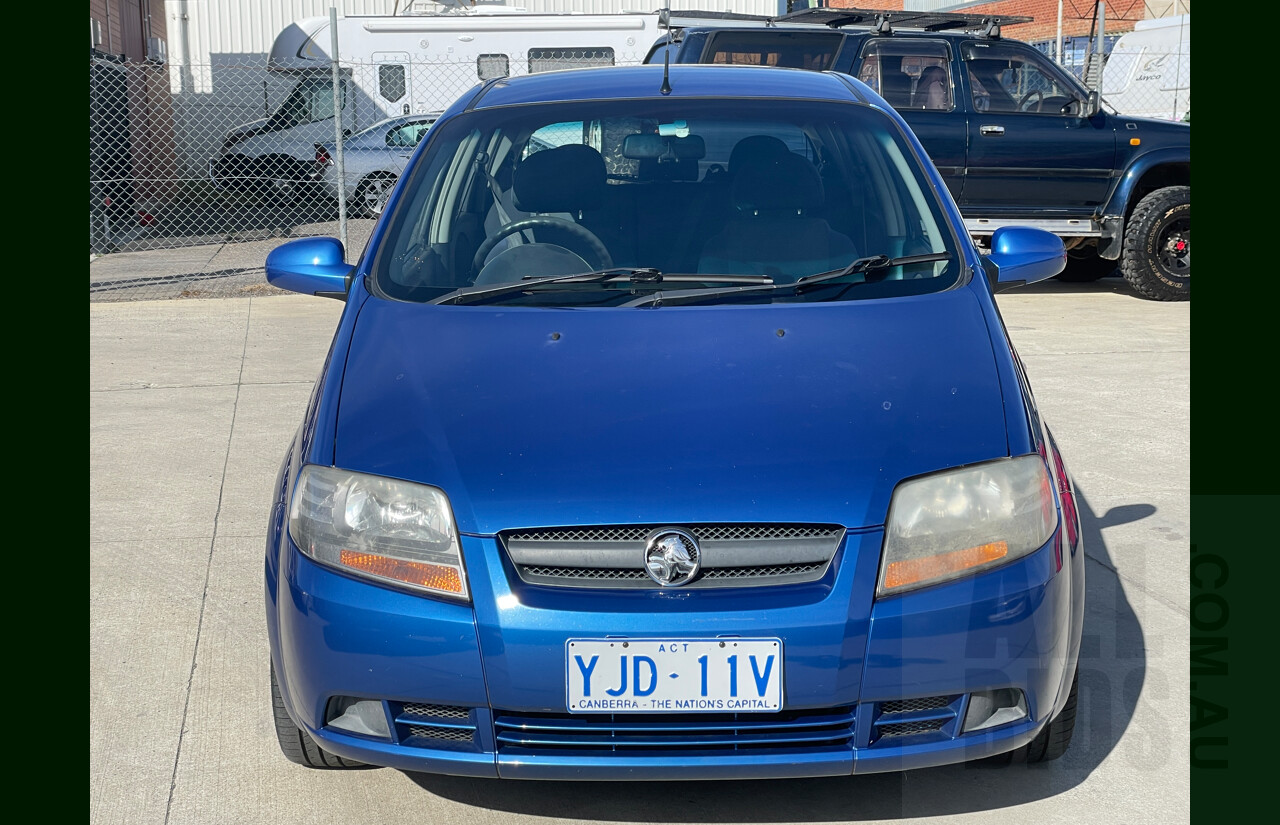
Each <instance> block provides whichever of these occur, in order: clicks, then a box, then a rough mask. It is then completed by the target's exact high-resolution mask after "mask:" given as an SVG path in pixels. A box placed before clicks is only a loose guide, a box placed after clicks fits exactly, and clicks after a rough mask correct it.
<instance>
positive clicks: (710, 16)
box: [658, 8, 1034, 40]
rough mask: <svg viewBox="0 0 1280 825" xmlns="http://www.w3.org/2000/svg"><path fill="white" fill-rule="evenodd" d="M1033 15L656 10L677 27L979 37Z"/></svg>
mask: <svg viewBox="0 0 1280 825" xmlns="http://www.w3.org/2000/svg"><path fill="white" fill-rule="evenodd" d="M1033 19H1034V18H1031V17H1016V16H1002V17H989V16H985V15H981V14H956V13H954V12H923V11H885V10H884V9H830V8H823V9H799V10H797V11H793V12H791V13H789V14H784V15H782V16H780V17H766V16H764V15H760V14H739V13H737V12H731V11H685V10H679V11H672V10H668V9H663V10H662V11H661V12H660V13H659V18H658V26H659V27H660V28H664V29H678V28H685V27H691V26H716V27H720V28H756V27H759V26H765V27H772V26H775V25H779V24H786V25H799V26H806V25H807V26H826V27H828V28H832V29H838V28H842V27H844V26H866V27H868V28H870V29H872V30H873V31H874V32H876V33H877V34H893V31H894V29H895V28H897V29H919V30H923V31H931V32H938V31H954V30H956V29H962V30H967V31H976V32H978V34H979V36H980V37H988V38H991V39H992V40H998V39H1000V27H1001V26H1002V25H1003V26H1013V25H1016V24H1018V23H1030V22H1031V21H1032V20H1033Z"/></svg>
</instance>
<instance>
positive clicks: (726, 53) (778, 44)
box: [657, 29, 844, 72]
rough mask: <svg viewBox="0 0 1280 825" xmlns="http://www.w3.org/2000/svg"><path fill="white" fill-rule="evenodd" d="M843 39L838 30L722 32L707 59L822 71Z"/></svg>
mask: <svg viewBox="0 0 1280 825" xmlns="http://www.w3.org/2000/svg"><path fill="white" fill-rule="evenodd" d="M843 41H844V35H843V34H840V33H838V32H781V31H778V30H777V29H771V30H769V31H767V32H763V33H761V32H750V31H728V32H720V33H718V34H716V35H715V38H714V39H713V40H712V41H711V45H712V48H711V59H710V60H707V61H705V62H708V63H731V64H736V65H747V66H781V67H783V68H789V69H811V70H813V71H818V72H821V71H825V70H827V69H829V68H831V65H832V64H833V63H835V59H836V53H837V52H838V51H840V44H841V43H842V42H843ZM659 57H660V56H659ZM657 62H661V60H659V61H657Z"/></svg>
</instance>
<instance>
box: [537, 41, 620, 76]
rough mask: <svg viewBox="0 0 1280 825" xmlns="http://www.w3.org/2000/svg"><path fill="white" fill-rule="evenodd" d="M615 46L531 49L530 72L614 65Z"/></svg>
mask: <svg viewBox="0 0 1280 825" xmlns="http://www.w3.org/2000/svg"><path fill="white" fill-rule="evenodd" d="M612 65H613V48H612V47H610V46H599V47H593V46H584V47H582V48H578V49H530V50H529V74H535V73H537V72H552V71H555V70H556V69H580V68H582V67H583V66H612Z"/></svg>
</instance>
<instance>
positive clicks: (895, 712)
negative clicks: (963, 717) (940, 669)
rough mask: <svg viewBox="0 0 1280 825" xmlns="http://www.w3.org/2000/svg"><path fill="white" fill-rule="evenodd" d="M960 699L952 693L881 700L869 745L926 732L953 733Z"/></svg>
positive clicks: (950, 734) (947, 734) (946, 734)
mask: <svg viewBox="0 0 1280 825" xmlns="http://www.w3.org/2000/svg"><path fill="white" fill-rule="evenodd" d="M961 698H962V697H960V696H957V695H954V694H953V695H950V696H924V697H921V698H918V699H895V700H892V701H888V702H881V703H880V704H879V706H878V708H877V713H876V715H875V721H874V722H873V723H872V735H871V744H872V745H874V744H875V743H876V742H877V741H879V740H881V739H893V738H897V737H900V736H915V735H918V734H927V733H934V734H942V735H945V736H955V735H956V734H957V730H956V726H957V714H958V712H959V705H960V699H961Z"/></svg>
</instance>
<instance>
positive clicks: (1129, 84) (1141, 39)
mask: <svg viewBox="0 0 1280 825" xmlns="http://www.w3.org/2000/svg"><path fill="white" fill-rule="evenodd" d="M1102 97H1103V99H1104V100H1106V101H1107V103H1109V104H1111V105H1112V106H1114V107H1115V108H1116V111H1118V112H1120V113H1121V114H1124V115H1135V116H1138V117H1154V118H1160V119H1161V120H1182V119H1184V118H1185V117H1187V115H1188V113H1189V112H1190V111H1191V15H1189V14H1182V15H1178V16H1177V17H1161V18H1158V19H1155V20H1140V21H1138V23H1137V24H1136V25H1134V27H1133V31H1131V32H1129V33H1128V34H1125V35H1123V36H1121V37H1120V39H1119V40H1117V41H1116V44H1115V46H1114V47H1113V48H1112V49H1111V57H1109V58H1108V59H1107V65H1106V66H1105V67H1104V68H1103V70H1102Z"/></svg>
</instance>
